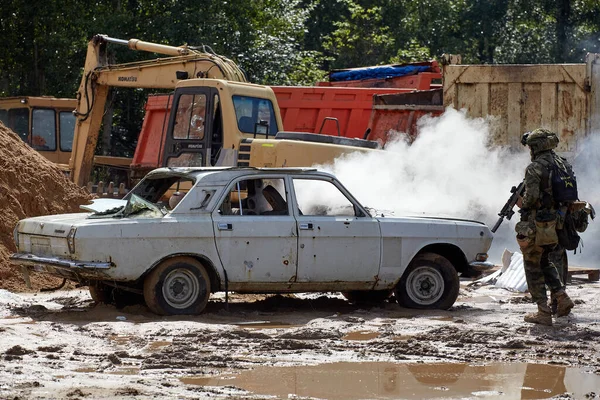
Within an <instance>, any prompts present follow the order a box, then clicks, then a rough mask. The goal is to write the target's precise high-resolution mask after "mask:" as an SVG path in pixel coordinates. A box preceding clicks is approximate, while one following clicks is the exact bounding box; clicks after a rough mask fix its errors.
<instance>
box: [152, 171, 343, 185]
mask: <svg viewBox="0 0 600 400" xmlns="http://www.w3.org/2000/svg"><path fill="white" fill-rule="evenodd" d="M265 173H267V174H270V175H271V174H272V175H292V174H293V175H305V174H306V175H311V176H322V177H325V178H333V177H334V176H333V175H331V174H329V173H327V172H324V171H319V170H317V169H316V168H255V167H173V168H171V167H166V168H158V169H155V170H153V171H150V172H149V173H148V175H147V177H148V178H160V177H164V176H181V177H182V178H190V179H194V180H198V179H204V178H207V177H208V176H210V179H209V180H211V181H215V183H216V181H223V180H227V181H230V180H231V179H235V178H236V177H238V176H248V175H258V174H265Z"/></svg>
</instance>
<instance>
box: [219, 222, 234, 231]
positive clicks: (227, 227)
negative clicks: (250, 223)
mask: <svg viewBox="0 0 600 400" xmlns="http://www.w3.org/2000/svg"><path fill="white" fill-rule="evenodd" d="M218 228H219V230H220V231H230V230H232V229H233V224H226V223H223V222H219V224H218Z"/></svg>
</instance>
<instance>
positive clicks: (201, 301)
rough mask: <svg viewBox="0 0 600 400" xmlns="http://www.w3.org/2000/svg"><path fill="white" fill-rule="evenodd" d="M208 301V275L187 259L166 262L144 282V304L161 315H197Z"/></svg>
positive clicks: (193, 261) (199, 265)
mask: <svg viewBox="0 0 600 400" xmlns="http://www.w3.org/2000/svg"><path fill="white" fill-rule="evenodd" d="M209 297H210V278H209V276H208V273H207V272H206V269H205V268H204V266H203V265H202V264H201V263H199V262H198V261H196V260H194V259H193V258H190V257H176V258H171V259H168V260H165V261H164V262H162V263H161V264H159V265H158V267H156V268H155V269H154V270H152V272H150V274H149V275H148V276H147V277H146V279H145V281H144V299H145V300H146V304H147V305H148V308H150V310H151V311H152V312H154V313H156V314H160V315H181V314H200V313H201V312H202V310H204V308H205V307H206V304H207V303H208V298H209Z"/></svg>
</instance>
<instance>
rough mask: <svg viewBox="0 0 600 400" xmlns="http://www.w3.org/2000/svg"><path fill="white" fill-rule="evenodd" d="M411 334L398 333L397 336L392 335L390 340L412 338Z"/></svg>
mask: <svg viewBox="0 0 600 400" xmlns="http://www.w3.org/2000/svg"><path fill="white" fill-rule="evenodd" d="M412 337H413V336H412V335H398V336H392V340H408V339H412Z"/></svg>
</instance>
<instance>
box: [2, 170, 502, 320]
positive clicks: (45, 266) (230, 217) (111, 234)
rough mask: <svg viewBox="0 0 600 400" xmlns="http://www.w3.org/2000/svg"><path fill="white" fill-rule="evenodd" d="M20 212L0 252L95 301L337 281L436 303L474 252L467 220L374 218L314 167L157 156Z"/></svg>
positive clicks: (478, 260) (363, 291) (192, 310)
mask: <svg viewBox="0 0 600 400" xmlns="http://www.w3.org/2000/svg"><path fill="white" fill-rule="evenodd" d="M82 208H84V209H86V210H88V211H90V212H87V213H77V214H63V215H52V216H44V217H36V218H28V219H24V220H22V221H20V222H19V223H18V225H17V227H16V228H15V242H16V244H17V247H18V252H17V253H15V254H13V255H12V256H11V259H12V261H13V262H14V263H16V264H20V265H21V266H25V268H23V271H24V272H25V273H27V272H28V271H29V270H35V271H41V272H45V273H49V274H52V275H55V276H59V277H64V278H66V279H70V280H74V281H77V282H79V283H80V284H82V285H88V286H89V287H90V292H91V294H92V297H93V298H94V299H95V300H97V301H105V302H109V301H111V299H112V300H113V301H114V300H115V298H117V297H119V296H124V295H126V294H134V295H135V294H137V295H138V296H139V295H143V299H144V300H145V302H146V304H147V305H148V307H149V308H150V309H151V310H152V311H154V312H155V313H158V314H165V315H169V314H198V313H200V312H202V310H203V309H204V308H205V306H206V304H207V302H208V299H209V297H210V294H211V293H214V292H218V291H235V292H238V293H283V292H285V293H291V292H311V291H319V292H323V291H331V292H342V293H343V294H344V295H345V296H346V297H347V298H348V299H349V300H351V301H358V302H360V301H370V302H379V301H384V300H385V299H386V298H388V297H390V295H391V294H392V293H393V292H394V293H395V298H396V299H397V301H398V302H399V303H400V304H401V305H402V306H405V307H410V308H439V309H448V308H450V307H451V306H452V305H453V304H454V302H455V300H456V298H457V296H458V290H459V279H458V274H460V273H469V271H472V268H476V269H477V268H478V267H481V266H483V265H485V264H486V263H485V261H486V259H487V251H488V249H489V248H490V246H491V243H492V234H491V232H490V230H489V229H488V227H487V226H486V225H485V224H483V223H481V222H477V221H465V220H456V219H442V218H420V217H403V218H389V217H375V216H372V215H371V214H370V213H369V212H368V210H367V209H366V208H365V207H363V206H362V205H361V204H360V203H359V202H358V201H357V200H356V199H355V198H354V197H353V196H352V195H351V194H350V193H349V192H348V191H347V190H346V189H345V188H344V186H343V185H342V184H341V183H340V182H339V181H338V180H337V179H336V178H335V177H334V176H333V175H331V174H328V173H324V172H320V171H317V170H314V169H291V168H277V169H266V168H264V169H254V168H161V169H157V170H154V171H152V172H151V173H149V174H148V175H147V176H146V177H145V178H144V179H143V180H142V181H141V182H140V183H139V184H138V185H137V186H136V187H135V188H134V189H133V190H132V191H131V192H130V193H129V194H128V195H127V196H125V198H124V199H123V200H116V201H115V200H96V201H95V203H94V204H92V205H90V206H82Z"/></svg>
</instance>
